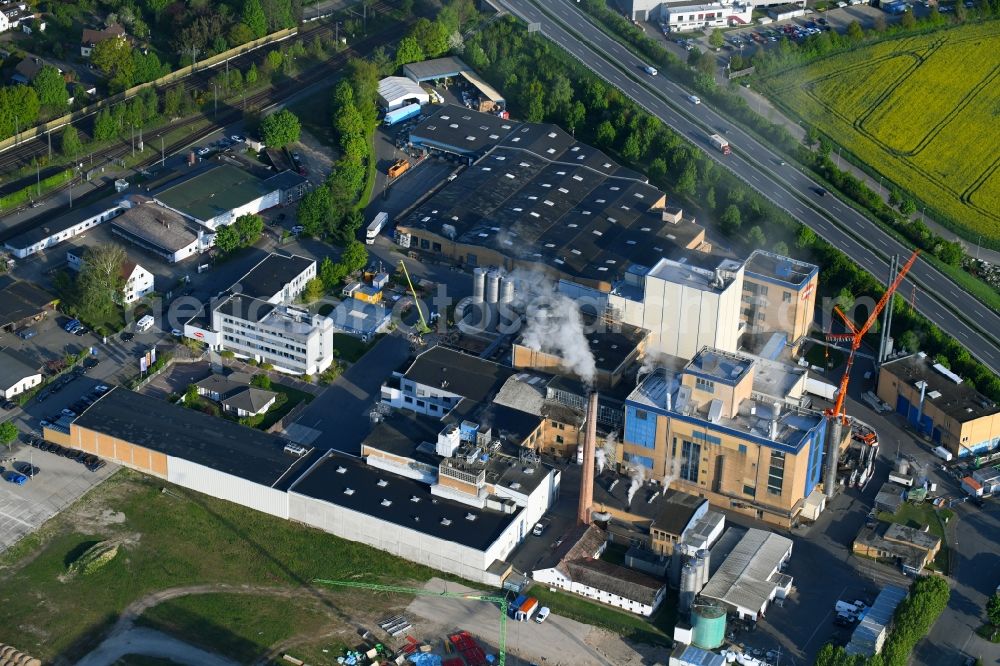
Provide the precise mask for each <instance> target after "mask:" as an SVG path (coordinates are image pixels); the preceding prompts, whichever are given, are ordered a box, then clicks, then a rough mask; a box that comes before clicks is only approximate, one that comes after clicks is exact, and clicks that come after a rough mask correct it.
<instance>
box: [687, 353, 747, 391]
mask: <svg viewBox="0 0 1000 666" xmlns="http://www.w3.org/2000/svg"><path fill="white" fill-rule="evenodd" d="M753 363H754V362H753V359H749V358H745V357H743V356H738V355H736V354H729V353H727V352H724V351H721V350H718V349H711V348H709V347H704V348H702V350H701V351H699V352H698V353H697V354H695V356H694V358H693V359H691V361H690V362H689V363H688V364H687V366H686V367H685V368H684V372H685V374H689V375H694V376H695V377H701V378H703V379H707V380H709V381H713V382H720V383H723V384H729V385H730V386H735V385H736V384H738V383H740V381H741V380H742V379H743V378H744V377H746V375H747V373H748V372H750V368H751V367H753Z"/></svg>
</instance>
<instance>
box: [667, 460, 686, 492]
mask: <svg viewBox="0 0 1000 666" xmlns="http://www.w3.org/2000/svg"><path fill="white" fill-rule="evenodd" d="M682 462H683V459H681V458H670V460H668V461H667V473H666V474H665V475H664V476H663V490H664V491H666V489H667V488H669V487H670V484H671V483H672V482H673V480H674V479H676V478H677V477H678V475H679V474H680V471H681V463H682Z"/></svg>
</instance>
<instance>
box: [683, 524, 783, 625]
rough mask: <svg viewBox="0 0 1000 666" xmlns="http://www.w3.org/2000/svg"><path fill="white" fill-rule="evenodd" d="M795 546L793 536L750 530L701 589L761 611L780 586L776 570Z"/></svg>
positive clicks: (706, 594)
mask: <svg viewBox="0 0 1000 666" xmlns="http://www.w3.org/2000/svg"><path fill="white" fill-rule="evenodd" d="M791 549H792V540H791V539H788V538H786V537H783V536H780V535H777V534H774V533H771V532H765V531H764V530H758V529H750V530H748V531H747V533H746V535H745V536H744V537H743V538H742V539H740V542H739V543H738V544H736V547H735V548H733V551H732V552H731V553H730V554H729V556H728V557H727V558H726V561H725V562H723V563H722V565H721V566H720V567H719V569H718V571H716V572H715V575H714V576H712V578H711V579H710V580H709V581H708V584H707V585H706V586H705V587H704V589H703V590H702V591H701V594H702V596H705V597H708V598H710V599H717V600H719V601H722V602H723V603H726V604H729V605H731V606H737V607H741V608H746V609H749V610H751V611H754V612H757V611H759V610H760V609H761V608H762V607H763V606H764V604H766V603H767V602H768V600H769V599H770V598H771V595H772V594H773V592H774V590H775V588H776V587H778V586H779V585H778V583H777V582H776V581H775V580H774V579H773V577H772V574H774V573H775V572H776V571H777V569H778V565H779V564H781V561H782V560H783V559H784V557H785V556H786V555H787V554H788V553H789V552H790V551H791Z"/></svg>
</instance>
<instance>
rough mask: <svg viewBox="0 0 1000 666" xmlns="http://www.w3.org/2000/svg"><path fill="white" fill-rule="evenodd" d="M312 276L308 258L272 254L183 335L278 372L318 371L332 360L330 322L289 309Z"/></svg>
mask: <svg viewBox="0 0 1000 666" xmlns="http://www.w3.org/2000/svg"><path fill="white" fill-rule="evenodd" d="M314 277H316V262H315V261H313V260H312V259H307V258H306V257H300V256H298V255H291V256H287V255H282V254H277V253H272V254H270V255H268V256H267V257H265V258H264V259H262V260H261V261H260V263H258V264H257V265H256V266H254V267H253V268H252V269H251V270H250V272H248V273H247V274H246V275H244V276H243V277H241V278H240V279H239V280H237V281H236V282H235V283H234V284H233V285H232V286H231V287H230V288H229V289H228V290H226V291H224V292H222V294H221V295H220V297H219V299H218V300H217V301H213V302H212V303H210V304H209V305H208V306H207V307H206V308H205V309H204V310H202V311H201V312H200V313H198V314H197V315H195V316H194V317H192V318H191V319H190V320H188V321H187V322H186V323H185V324H184V335H185V336H186V337H189V338H193V339H195V340H199V341H201V342H204V343H205V344H207V345H208V346H209V348H211V349H214V350H217V351H224V350H229V351H231V352H233V353H234V354H236V355H237V356H241V357H245V358H252V359H254V360H256V361H258V362H261V363H270V364H271V365H273V366H274V368H275V369H276V370H280V371H281V372H288V373H291V374H299V375H301V374H309V375H312V374H317V373H320V372H323V371H324V370H326V369H327V368H328V367H330V364H331V363H332V362H333V332H334V327H333V320H332V319H330V318H329V317H323V316H320V315H314V314H312V313H310V312H309V311H308V310H304V309H302V308H296V307H292V305H291V304H292V303H293V302H294V301H295V299H296V298H297V297H298V296H299V295H300V294H301V293H302V292H303V291H304V290H305V287H306V283H307V282H309V280H311V279H313V278H314Z"/></svg>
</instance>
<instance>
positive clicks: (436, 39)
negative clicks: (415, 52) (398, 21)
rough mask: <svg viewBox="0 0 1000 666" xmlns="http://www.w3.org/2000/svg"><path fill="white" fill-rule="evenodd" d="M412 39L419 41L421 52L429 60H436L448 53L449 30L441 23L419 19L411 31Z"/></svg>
mask: <svg viewBox="0 0 1000 666" xmlns="http://www.w3.org/2000/svg"><path fill="white" fill-rule="evenodd" d="M410 37H413V38H414V39H416V40H417V44H419V45H420V50H421V51H423V53H424V55H426V56H427V57H428V58H436V57H438V56H440V55H443V54H444V53H447V51H448V28H447V27H446V26H445V25H444V24H443V23H441V22H440V21H431V20H429V19H426V18H419V19H417V22H416V23H414V24H413V28H412V29H411V30H410Z"/></svg>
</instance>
